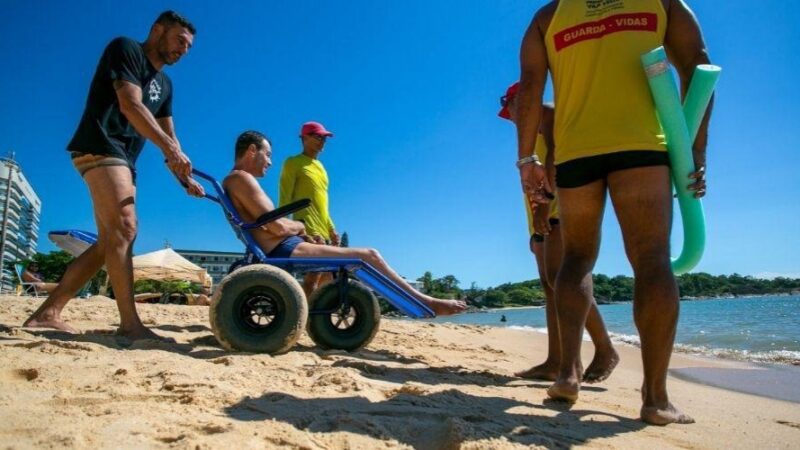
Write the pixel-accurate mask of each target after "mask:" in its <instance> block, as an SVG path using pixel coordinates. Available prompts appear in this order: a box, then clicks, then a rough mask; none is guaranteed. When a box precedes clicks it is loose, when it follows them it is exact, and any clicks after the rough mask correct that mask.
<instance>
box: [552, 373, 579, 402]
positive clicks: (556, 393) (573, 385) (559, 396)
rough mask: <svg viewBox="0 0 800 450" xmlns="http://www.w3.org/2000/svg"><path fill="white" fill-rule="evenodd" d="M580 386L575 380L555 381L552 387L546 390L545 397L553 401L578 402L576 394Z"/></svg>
mask: <svg viewBox="0 0 800 450" xmlns="http://www.w3.org/2000/svg"><path fill="white" fill-rule="evenodd" d="M580 390H581V385H580V383H578V380H577V378H567V379H561V378H559V379H557V380H556V382H555V383H553V385H552V386H550V387H549V388H547V395H548V396H549V397H550V398H552V399H553V400H558V401H563V402H569V403H575V402H576V401H577V400H578V393H579V392H580Z"/></svg>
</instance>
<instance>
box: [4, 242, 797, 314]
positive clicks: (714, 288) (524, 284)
mask: <svg viewBox="0 0 800 450" xmlns="http://www.w3.org/2000/svg"><path fill="white" fill-rule="evenodd" d="M72 259H73V258H72V256H70V255H69V254H68V253H67V252H64V251H54V252H50V253H48V254H44V253H37V254H36V255H34V256H33V258H32V260H34V261H36V262H37V263H39V270H40V272H41V274H42V275H43V277H44V278H45V280H47V281H54V282H55V281H58V280H59V279H60V278H61V275H63V273H64V271H65V270H66V268H67V265H68V264H69V263H70V262H71V261H72ZM22 262H24V263H27V262H28V261H22ZM12 264H13V263H12ZM12 264H9V267H8V269H9V270H11V271H13V270H14V269H13V266H12ZM104 275H105V274H104V273H100V274H98V275H97V276H95V278H93V279H92V280H91V281H90V283H89V285H88V286H87V291H88V292H90V293H97V292H98V290H99V289H100V287H101V286H102V285H104V284H105V283H104V282H105V279H104ZM593 280H594V295H595V298H596V299H597V301H598V303H613V302H626V301H630V300H631V299H632V298H633V278H631V277H628V276H625V275H617V276H613V277H609V276H608V275H603V274H596V275H594V276H593ZM417 281H418V282H419V283H420V284H421V288H422V291H423V292H425V293H426V294H429V295H432V296H434V297H441V298H465V299H466V300H467V302H468V303H470V304H471V305H473V306H477V307H487V308H500V307H513V306H541V305H544V302H545V299H544V290H543V289H542V284H541V282H540V281H539V280H538V279H534V280H528V281H521V282H518V283H504V284H501V285H499V286H495V287H489V288H481V287H478V286H476V285H475V283H472V284H471V285H470V286H469V287H468V288H462V287H461V283H460V281H459V280H458V279H457V278H456V277H455V276H453V275H444V276H442V277H439V278H436V277H434V276H433V274H432V273H431V272H425V273H424V274H423V275H422V277H420V278H419V279H417ZM162 283H163V284H165V285H163V286H162V285H159V282H153V281H140V282H137V286H136V292H151V291H153V290H155V291H158V292H161V291H163V290H169V291H170V292H178V291H183V290H191V291H197V290H198V289H197V287H196V286H192V287H188V286H184V285H180V286H178V285H177V284H176V283H179V282H175V283H172V282H169V283H167V282H162ZM173 284H176V285H174V286H173ZM678 286H679V288H680V292H681V298H682V299H684V300H692V299H698V298H718V297H741V296H756V295H786V294H800V278H784V277H777V278H773V279H763V278H755V277H752V276H749V275H739V274H737V273H734V274H732V275H711V274H708V273H703V272H698V273H689V274H684V275H681V276H679V277H678ZM193 288H194V289H193Z"/></svg>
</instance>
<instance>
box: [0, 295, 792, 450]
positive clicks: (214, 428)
mask: <svg viewBox="0 0 800 450" xmlns="http://www.w3.org/2000/svg"><path fill="white" fill-rule="evenodd" d="M39 302H40V300H34V299H30V298H25V297H0V361H2V365H0V442H1V443H2V444H3V448H15V449H23V448H42V447H45V448H52V447H59V448H64V447H65V448H120V447H126V448H130V447H135V448H179V449H183V448H185V449H190V448H191V449H195V448H200V449H205V448H221V447H229V448H274V447H289V448H310V449H316V448H356V449H358V448H363V449H374V448H421V449H434V448H436V449H438V448H470V449H471V448H487V449H505V448H529V447H541V448H568V447H573V446H587V447H603V448H608V447H614V448H647V449H654V448H659V449H661V448H792V447H795V448H796V443H797V442H800V405H798V404H797V403H792V402H789V401H780V400H775V399H771V398H765V397H759V396H754V395H749V394H745V393H740V392H735V391H731V390H726V389H720V388H717V387H713V386H708V385H705V384H700V383H695V382H690V381H687V380H685V379H682V378H685V377H694V378H697V379H703V380H706V379H714V380H719V379H723V380H724V379H726V377H727V378H728V379H731V380H733V384H737V383H740V382H742V381H744V382H745V384H747V383H751V382H752V381H750V380H752V379H764V378H763V377H762V378H745V379H740V378H739V377H742V376H745V375H740V372H737V370H752V369H745V368H743V367H740V366H735V365H733V364H732V363H729V362H725V361H719V360H713V359H700V358H693V357H687V356H684V355H676V356H675V357H674V358H673V361H672V373H673V374H676V375H680V377H681V378H677V377H675V376H671V377H670V389H671V398H672V400H673V402H675V403H676V404H677V405H679V406H680V407H681V408H683V409H684V410H685V411H686V412H687V413H689V414H691V415H692V416H693V417H694V418H695V419H696V420H697V423H696V424H693V425H680V426H678V425H671V426H667V427H653V426H646V425H644V424H643V423H641V422H640V421H638V420H637V416H638V412H639V406H640V403H639V402H640V391H639V386H640V385H641V363H640V358H639V350H638V348H635V347H630V346H620V347H619V348H618V350H619V352H620V356H621V362H620V365H619V367H618V368H617V370H616V371H615V372H614V374H613V375H612V376H611V378H610V379H609V380H608V381H606V382H604V383H602V384H600V385H591V386H586V387H585V389H584V390H583V391H582V393H581V398H580V399H579V400H578V403H576V404H575V405H573V406H569V405H565V404H560V403H553V402H549V401H547V400H546V394H545V389H546V388H547V386H548V383H545V382H537V381H528V380H521V379H518V378H514V377H513V376H512V374H513V373H514V372H515V371H518V370H520V369H524V368H527V367H529V366H530V365H532V364H533V363H534V362H536V363H538V362H540V361H541V360H542V359H543V357H544V355H545V352H546V336H544V335H541V334H538V333H535V332H527V331H519V330H510V329H502V328H489V327H481V326H459V325H450V324H434V323H430V322H421V321H417V322H412V321H404V320H388V319H384V320H383V321H382V323H381V331H380V332H379V333H378V335H377V337H376V339H375V340H374V341H373V343H372V344H371V345H370V346H369V347H368V348H367V349H364V350H361V351H358V352H353V353H346V352H341V351H321V350H319V349H317V348H315V347H313V343H312V342H311V341H310V340H309V339H308V338H306V337H304V338H303V339H302V340H301V341H300V344H299V345H298V346H297V347H296V348H295V349H294V350H293V351H291V352H289V353H287V354H284V355H279V356H275V357H272V356H268V355H253V354H243V353H231V352H227V351H224V350H223V349H221V348H220V347H219V346H218V345H217V343H216V341H215V339H214V337H213V335H212V333H211V331H210V329H209V326H208V317H207V314H208V312H207V308H206V307H199V306H195V307H189V306H177V305H140V307H139V309H140V312H141V314H142V317H143V319H144V321H145V323H147V324H148V325H149V326H151V327H153V328H154V330H155V331H156V332H158V333H159V334H161V335H163V336H167V337H170V338H173V339H175V341H176V343H163V342H155V341H144V342H137V343H133V344H131V343H130V342H128V341H127V340H125V339H123V338H119V337H117V336H114V335H113V331H114V329H115V324H116V323H117V320H118V318H117V312H116V306H115V304H114V302H112V301H109V300H107V299H104V298H101V297H95V298H93V299H90V300H76V301H74V302H73V303H72V304H71V305H70V307H69V308H68V310H67V311H66V312H65V318H66V319H67V320H69V321H70V323H71V324H73V325H74V326H76V327H77V328H79V329H81V330H82V331H83V332H84V334H80V335H69V334H66V333H60V332H56V331H50V330H33V329H22V328H19V325H20V324H21V323H22V321H23V320H24V319H25V318H26V317H27V316H28V314H30V313H31V312H32V311H33V310H34V309H35V308H36V307H37V306H38V304H39ZM591 354H592V348H591V345H590V344H588V343H587V344H585V348H584V361H585V362H586V363H587V364H588V361H589V360H590V357H591ZM787 373H788V372H787ZM720 374H723V376H721V377H720ZM788 374H789V375H788V377H787V378H778V379H774V380H772V381H770V382H765V383H766V384H768V385H769V384H772V385H778V386H781V387H784V388H786V389H789V388H790V387H789V386H786V385H787V383H789V382H791V381H792V379H793V380H794V385H793V386H792V387H794V386H796V384H797V381H798V379H797V377H795V376H793V372H791V373H788ZM756 375H757V374H756V373H752V374H750V373H748V374H746V376H748V377H751V376H756ZM704 377H705V378H704ZM796 390H797V389H796V388H795V391H796ZM783 392H786V391H783ZM775 395H778V396H781V395H782V394H781V392H780V391H778V392H777V394H775Z"/></svg>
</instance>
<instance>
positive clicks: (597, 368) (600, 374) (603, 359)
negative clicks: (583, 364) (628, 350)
mask: <svg viewBox="0 0 800 450" xmlns="http://www.w3.org/2000/svg"><path fill="white" fill-rule="evenodd" d="M617 364H619V355H618V354H617V352H616V350H614V349H613V348H612V349H611V352H610V353H608V352H604V353H600V352H598V353H595V354H594V359H592V362H591V364H589V367H588V368H587V369H586V372H584V373H583V381H585V382H586V383H590V384H591V383H599V382H601V381H604V380H606V379H607V378H608V377H609V375H611V372H613V371H614V368H616V367H617Z"/></svg>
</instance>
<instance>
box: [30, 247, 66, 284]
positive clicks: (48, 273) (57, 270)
mask: <svg viewBox="0 0 800 450" xmlns="http://www.w3.org/2000/svg"><path fill="white" fill-rule="evenodd" d="M73 259H75V258H73V257H72V255H70V254H69V253H67V252H65V251H63V250H59V251H55V252H50V253H48V254H46V255H45V254H44V253H36V254H35V255H33V258H31V260H32V261H36V263H37V264H39V272H40V273H41V274H42V276H43V277H44V279H45V281H52V282H56V281H58V280H60V279H61V277H62V276H64V272H66V271H67V266H68V265H69V264H70V263H71V262H72V260H73Z"/></svg>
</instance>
